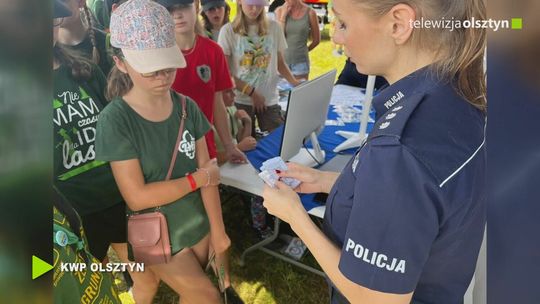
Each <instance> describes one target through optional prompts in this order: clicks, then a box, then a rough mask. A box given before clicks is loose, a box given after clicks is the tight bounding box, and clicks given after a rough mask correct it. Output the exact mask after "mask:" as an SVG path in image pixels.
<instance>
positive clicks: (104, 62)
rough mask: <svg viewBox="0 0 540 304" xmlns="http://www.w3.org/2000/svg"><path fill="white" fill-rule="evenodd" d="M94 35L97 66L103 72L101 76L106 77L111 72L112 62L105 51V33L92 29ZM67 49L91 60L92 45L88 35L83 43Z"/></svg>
mask: <svg viewBox="0 0 540 304" xmlns="http://www.w3.org/2000/svg"><path fill="white" fill-rule="evenodd" d="M94 34H95V36H96V47H97V49H98V52H99V64H98V66H99V68H100V69H101V71H102V72H103V74H104V75H105V76H107V75H109V72H110V71H111V69H112V66H113V60H112V58H111V56H110V55H109V52H108V50H107V33H105V32H104V31H102V30H100V29H97V28H94ZM68 47H69V48H71V49H74V50H76V51H78V52H81V53H82V54H83V55H84V56H85V57H86V58H88V59H90V60H92V51H93V45H92V40H91V39H90V35H86V37H85V38H84V40H83V41H81V43H79V44H77V45H74V46H68Z"/></svg>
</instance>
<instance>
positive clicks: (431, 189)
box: [339, 144, 441, 294]
mask: <svg viewBox="0 0 540 304" xmlns="http://www.w3.org/2000/svg"><path fill="white" fill-rule="evenodd" d="M359 156H360V157H359V163H358V165H357V166H356V168H355V173H354V178H355V179H356V180H355V181H354V193H353V197H352V198H351V199H352V200H353V203H352V209H351V211H350V217H349V221H348V224H347V229H346V233H345V238H344V239H343V248H342V251H341V258H340V262H339V269H340V271H341V272H342V273H343V275H345V276H346V277H347V278H348V279H349V280H351V281H353V282H355V283H357V284H359V285H362V286H364V287H367V288H369V289H372V290H377V291H380V292H387V293H398V294H405V293H409V292H412V291H413V290H414V289H415V286H416V284H417V282H418V279H419V277H420V274H421V273H422V268H423V266H424V264H425V263H426V260H427V258H428V256H429V252H430V249H431V245H432V243H433V241H434V239H435V237H436V235H437V234H438V229H439V228H438V227H439V222H438V212H437V210H438V208H437V205H438V202H440V200H441V198H440V191H439V188H438V185H437V183H436V182H435V179H434V178H433V177H432V176H431V175H430V174H429V171H428V170H427V169H426V168H425V167H424V166H423V165H422V163H420V162H419V161H418V160H417V159H416V158H415V157H414V156H413V155H412V154H411V153H410V152H409V151H408V150H407V148H406V147H404V146H402V145H393V146H376V145H370V144H368V145H366V146H365V147H364V149H362V150H361V152H360V155H359ZM349 170H351V169H350V168H349Z"/></svg>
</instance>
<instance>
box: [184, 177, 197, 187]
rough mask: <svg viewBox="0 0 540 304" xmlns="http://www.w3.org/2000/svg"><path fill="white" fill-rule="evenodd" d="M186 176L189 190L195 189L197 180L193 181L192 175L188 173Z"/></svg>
mask: <svg viewBox="0 0 540 304" xmlns="http://www.w3.org/2000/svg"><path fill="white" fill-rule="evenodd" d="M186 177H187V179H188V181H189V186H190V187H191V191H195V190H197V182H195V178H193V175H191V173H189V174H188V175H186Z"/></svg>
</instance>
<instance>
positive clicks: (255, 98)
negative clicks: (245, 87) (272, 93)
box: [251, 90, 266, 113]
mask: <svg viewBox="0 0 540 304" xmlns="http://www.w3.org/2000/svg"><path fill="white" fill-rule="evenodd" d="M265 102H266V100H265V98H264V96H261V95H259V93H258V92H257V91H256V90H255V91H254V92H253V94H252V95H251V103H253V109H254V110H255V113H263V112H264V111H266V104H265Z"/></svg>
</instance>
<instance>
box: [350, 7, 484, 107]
mask: <svg viewBox="0 0 540 304" xmlns="http://www.w3.org/2000/svg"><path fill="white" fill-rule="evenodd" d="M353 1H354V2H355V3H357V4H360V5H361V6H362V7H363V8H364V9H367V10H368V11H369V12H371V15H374V16H382V15H384V14H386V13H387V12H389V11H390V10H391V9H392V7H394V6H395V5H397V4H400V3H402V4H406V5H409V6H410V7H412V8H413V9H414V10H415V12H416V18H417V20H418V19H419V18H422V17H423V18H424V19H428V20H437V19H440V18H441V17H443V16H444V17H445V19H446V20H449V19H452V18H453V19H454V20H461V21H464V20H472V19H473V18H474V19H475V20H485V18H486V6H485V3H484V0H452V1H448V0H353ZM411 42H412V43H414V44H416V45H417V46H418V47H419V48H421V49H429V50H431V51H434V52H435V55H436V58H437V61H436V62H434V63H433V66H432V67H433V70H434V72H435V73H436V75H437V76H438V77H439V78H440V79H441V80H446V81H449V82H451V83H452V84H453V85H454V87H455V89H456V91H457V92H458V93H459V94H460V95H461V96H463V97H464V98H465V99H466V100H467V101H468V102H469V103H471V104H472V105H474V106H475V107H476V108H478V109H480V110H483V111H485V110H486V107H487V105H486V78H485V73H484V54H485V48H486V29H476V28H463V27H462V28H456V29H454V30H453V31H450V30H449V29H445V28H439V29H434V28H429V29H422V28H416V29H414V31H413V33H412V39H411Z"/></svg>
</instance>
